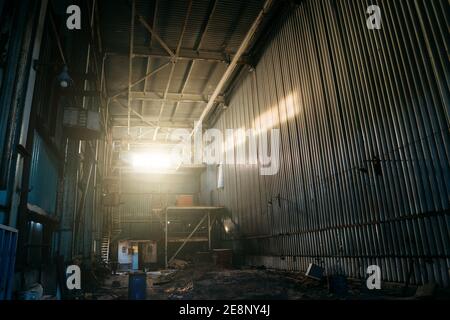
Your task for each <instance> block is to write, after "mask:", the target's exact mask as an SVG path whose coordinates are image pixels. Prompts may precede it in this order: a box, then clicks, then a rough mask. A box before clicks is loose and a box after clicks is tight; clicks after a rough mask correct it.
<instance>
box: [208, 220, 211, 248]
mask: <svg viewBox="0 0 450 320" xmlns="http://www.w3.org/2000/svg"><path fill="white" fill-rule="evenodd" d="M208 247H209V251H211V212H210V211H208Z"/></svg>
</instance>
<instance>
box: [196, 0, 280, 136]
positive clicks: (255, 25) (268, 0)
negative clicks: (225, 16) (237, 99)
mask: <svg viewBox="0 0 450 320" xmlns="http://www.w3.org/2000/svg"><path fill="white" fill-rule="evenodd" d="M273 2H274V1H273V0H266V2H265V3H264V6H263V8H262V9H261V11H260V12H259V14H258V16H257V17H256V19H255V21H254V22H253V24H252V26H251V27H250V30H248V32H247V34H246V36H245V38H244V40H243V41H242V43H241V45H240V46H239V49H238V51H237V52H236V55H235V56H234V57H233V60H231V63H230V65H229V66H228V68H227V70H226V71H225V73H224V74H223V76H222V78H221V79H220V81H219V83H218V85H217V87H216V89H215V90H214V92H213V94H212V95H211V97H210V98H209V101H208V104H207V105H206V108H205V109H204V110H203V112H202V114H201V116H200V119H199V120H198V122H197V124H196V125H195V127H194V130H192V133H191V136H192V135H194V133H195V131H197V129H198V128H199V127H200V126H201V124H202V123H203V121H204V120H205V118H206V116H207V115H208V114H209V112H210V111H211V109H212V108H213V106H214V101H215V100H216V98H217V96H218V95H219V94H220V92H221V91H222V89H223V87H224V85H225V83H226V82H227V81H228V79H229V78H230V76H231V75H232V74H233V71H234V69H235V68H236V65H237V63H238V61H239V59H240V58H241V56H242V55H243V54H244V52H245V51H246V50H247V48H248V46H249V44H250V42H251V40H252V38H253V36H254V35H255V33H256V31H257V30H258V27H259V25H260V24H261V22H262V20H263V19H264V17H265V16H266V15H267V13H268V12H269V9H270V8H271V6H272V4H273Z"/></svg>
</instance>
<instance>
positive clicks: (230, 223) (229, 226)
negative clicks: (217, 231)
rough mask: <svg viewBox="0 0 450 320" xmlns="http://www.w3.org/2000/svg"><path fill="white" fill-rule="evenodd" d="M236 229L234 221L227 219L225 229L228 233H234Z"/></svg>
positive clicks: (224, 224) (224, 222)
mask: <svg viewBox="0 0 450 320" xmlns="http://www.w3.org/2000/svg"><path fill="white" fill-rule="evenodd" d="M234 227H235V224H234V222H233V220H231V219H230V218H227V219H225V220H224V221H223V228H224V230H225V232H226V233H229V232H233V231H234Z"/></svg>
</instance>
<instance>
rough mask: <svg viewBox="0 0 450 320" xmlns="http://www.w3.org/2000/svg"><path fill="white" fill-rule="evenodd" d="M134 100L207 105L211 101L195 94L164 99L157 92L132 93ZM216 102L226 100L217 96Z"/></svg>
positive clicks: (175, 95)
mask: <svg viewBox="0 0 450 320" xmlns="http://www.w3.org/2000/svg"><path fill="white" fill-rule="evenodd" d="M131 99H132V100H143V101H163V100H166V101H171V102H201V103H207V102H208V100H209V96H206V95H202V94H193V93H167V94H166V97H165V99H164V92H155V91H151V92H150V91H147V92H137V91H132V92H131ZM215 102H218V103H223V102H225V99H224V97H223V96H217V97H216V100H215Z"/></svg>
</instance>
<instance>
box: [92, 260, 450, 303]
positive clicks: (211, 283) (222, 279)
mask: <svg viewBox="0 0 450 320" xmlns="http://www.w3.org/2000/svg"><path fill="white" fill-rule="evenodd" d="M364 287H365V286H364V282H362V281H360V280H348V291H347V293H345V294H340V295H338V294H333V293H330V290H329V289H328V284H327V281H326V280H324V281H317V280H313V279H310V278H307V277H305V276H304V275H302V274H301V273H292V272H280V271H274V270H260V269H233V270H224V269H216V268H213V267H211V266H204V267H199V266H197V267H193V266H189V267H187V268H186V269H184V270H176V271H175V272H173V273H171V274H170V275H169V276H161V275H159V274H158V272H156V273H148V274H147V299H148V300H197V299H199V300H200V299H202V300H216V299H225V300H242V299H244V300H245V299H247V300H256V299H258V300H266V299H270V300H277V299H282V300H285V299H288V300H316V299H322V300H323V299H326V300H329V299H331V300H334V299H345V300H354V299H364V300H372V299H383V300H384V299H402V300H403V299H412V298H414V293H415V289H416V288H415V287H411V288H409V290H408V292H406V293H403V292H402V286H401V285H399V284H388V285H387V284H384V287H382V289H381V290H375V291H373V290H372V291H369V290H367V289H366V288H364ZM443 297H447V298H448V293H444V294H443ZM92 298H94V299H98V300H111V299H119V300H121V299H127V298H128V274H126V273H122V274H119V275H112V276H110V277H108V278H107V279H106V280H105V283H104V286H102V288H101V289H100V290H99V292H98V293H97V294H96V295H95V297H92Z"/></svg>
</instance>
